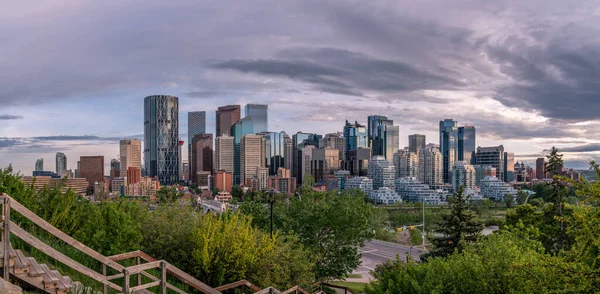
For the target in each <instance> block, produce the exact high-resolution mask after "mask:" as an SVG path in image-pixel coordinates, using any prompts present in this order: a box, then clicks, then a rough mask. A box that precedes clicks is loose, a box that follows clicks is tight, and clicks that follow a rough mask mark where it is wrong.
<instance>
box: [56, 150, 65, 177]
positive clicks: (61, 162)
mask: <svg viewBox="0 0 600 294" xmlns="http://www.w3.org/2000/svg"><path fill="white" fill-rule="evenodd" d="M66 170H67V156H66V155H65V154H64V153H62V152H57V153H56V174H57V175H59V176H60V177H62V174H63V173H64V172H65V171H66Z"/></svg>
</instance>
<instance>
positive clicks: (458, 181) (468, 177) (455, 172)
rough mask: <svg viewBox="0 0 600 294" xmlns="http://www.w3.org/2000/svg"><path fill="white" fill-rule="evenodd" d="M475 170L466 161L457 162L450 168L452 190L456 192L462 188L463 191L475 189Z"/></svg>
mask: <svg viewBox="0 0 600 294" xmlns="http://www.w3.org/2000/svg"><path fill="white" fill-rule="evenodd" d="M475 182H476V181H475V168H474V167H473V166H472V165H470V164H468V163H467V162H466V161H457V162H455V164H454V167H453V168H452V190H453V191H454V192H456V191H458V187H460V186H462V187H463V188H464V189H465V190H467V189H473V188H475Z"/></svg>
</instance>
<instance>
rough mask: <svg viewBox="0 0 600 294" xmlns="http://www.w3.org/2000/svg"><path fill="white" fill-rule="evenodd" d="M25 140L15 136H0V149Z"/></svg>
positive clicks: (19, 143)
mask: <svg viewBox="0 0 600 294" xmlns="http://www.w3.org/2000/svg"><path fill="white" fill-rule="evenodd" d="M22 143H23V142H22V141H21V140H18V139H15V138H0V149H2V148H8V147H13V146H17V145H21V144H22Z"/></svg>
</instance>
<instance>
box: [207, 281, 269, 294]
mask: <svg viewBox="0 0 600 294" xmlns="http://www.w3.org/2000/svg"><path fill="white" fill-rule="evenodd" d="M240 286H246V287H248V288H250V289H252V290H254V291H260V290H261V289H260V288H259V287H258V286H256V285H253V284H252V283H250V282H248V281H246V280H240V281H237V282H233V283H229V284H226V285H222V286H219V287H217V288H215V289H217V291H221V292H223V291H225V290H229V289H233V288H237V287H240Z"/></svg>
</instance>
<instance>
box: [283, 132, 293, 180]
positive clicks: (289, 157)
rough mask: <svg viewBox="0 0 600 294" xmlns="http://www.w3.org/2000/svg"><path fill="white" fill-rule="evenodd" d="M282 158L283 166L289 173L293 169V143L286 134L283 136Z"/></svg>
mask: <svg viewBox="0 0 600 294" xmlns="http://www.w3.org/2000/svg"><path fill="white" fill-rule="evenodd" d="M283 158H284V161H283V167H284V168H285V169H287V170H289V171H290V173H291V172H292V170H294V143H293V141H292V138H290V136H289V135H288V134H285V136H284V137H283ZM290 176H291V175H290Z"/></svg>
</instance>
